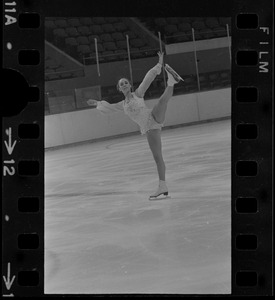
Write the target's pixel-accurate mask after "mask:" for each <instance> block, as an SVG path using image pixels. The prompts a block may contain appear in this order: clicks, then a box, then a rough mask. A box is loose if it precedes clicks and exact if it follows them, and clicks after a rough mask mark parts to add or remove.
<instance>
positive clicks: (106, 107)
mask: <svg viewBox="0 0 275 300" xmlns="http://www.w3.org/2000/svg"><path fill="white" fill-rule="evenodd" d="M87 103H88V105H90V106H95V107H96V108H97V109H98V110H99V111H100V112H101V113H103V114H110V113H113V112H118V111H122V110H123V101H120V102H118V103H113V104H111V103H109V102H107V101H105V100H102V101H97V100H92V99H89V100H88V101H87Z"/></svg>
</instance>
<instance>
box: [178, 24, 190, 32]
mask: <svg viewBox="0 0 275 300" xmlns="http://www.w3.org/2000/svg"><path fill="white" fill-rule="evenodd" d="M178 29H179V30H180V31H191V30H192V27H191V25H190V24H189V23H180V24H179V26H178Z"/></svg>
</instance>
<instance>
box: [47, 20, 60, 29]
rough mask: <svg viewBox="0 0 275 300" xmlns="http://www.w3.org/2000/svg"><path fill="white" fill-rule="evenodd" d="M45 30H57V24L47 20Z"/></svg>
mask: <svg viewBox="0 0 275 300" xmlns="http://www.w3.org/2000/svg"><path fill="white" fill-rule="evenodd" d="M45 28H46V29H50V30H53V29H55V28H57V25H56V24H55V22H54V21H53V20H45Z"/></svg>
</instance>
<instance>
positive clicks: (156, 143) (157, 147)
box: [87, 52, 183, 200]
mask: <svg viewBox="0 0 275 300" xmlns="http://www.w3.org/2000/svg"><path fill="white" fill-rule="evenodd" d="M158 56H159V62H158V64H157V65H156V66H154V67H153V68H152V69H150V70H149V71H148V72H147V73H146V75H145V77H144V79H143V81H142V82H141V84H140V85H139V87H138V88H137V89H136V90H135V91H134V92H132V91H131V84H130V82H129V80H128V79H126V78H121V79H120V80H119V81H118V84H117V89H118V90H119V91H120V92H122V93H123V94H124V97H125V99H124V100H123V101H121V102H118V103H115V104H110V103H108V102H106V101H96V100H88V101H87V103H88V104H89V105H91V106H94V105H96V108H97V109H98V110H99V111H101V112H102V113H110V112H115V111H124V113H125V114H126V115H128V116H129V117H130V118H131V119H132V120H133V121H134V122H136V123H137V124H138V125H139V127H140V131H141V134H146V136H147V140H148V144H149V147H150V149H151V151H152V154H153V157H154V160H155V162H156V165H157V170H158V176H159V186H158V189H157V191H156V192H155V193H154V194H152V195H151V196H150V197H149V200H156V199H162V198H167V197H168V188H167V185H166V181H165V171H166V167H165V163H164V160H163V157H162V145H161V128H162V127H163V123H164V120H165V113H166V110H167V104H168V101H169V100H170V99H171V97H172V95H173V90H174V84H176V83H178V82H179V81H180V80H182V81H183V79H182V78H181V77H180V76H179V75H178V74H177V73H176V72H175V71H174V70H173V69H172V68H171V67H170V66H169V65H167V64H166V65H165V67H164V68H165V71H166V73H167V75H168V80H167V87H166V89H165V91H164V93H163V94H162V95H161V97H160V99H159V101H158V103H157V104H156V105H155V106H154V107H153V109H151V108H148V107H147V106H146V105H145V102H144V98H143V97H144V94H145V92H146V91H147V89H148V88H149V86H150V84H151V83H152V82H153V80H154V79H155V78H156V76H157V75H159V74H160V73H161V69H162V66H163V53H160V52H158Z"/></svg>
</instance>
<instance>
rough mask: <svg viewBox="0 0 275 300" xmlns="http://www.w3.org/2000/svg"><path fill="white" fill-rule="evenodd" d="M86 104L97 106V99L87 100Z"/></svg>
mask: <svg viewBox="0 0 275 300" xmlns="http://www.w3.org/2000/svg"><path fill="white" fill-rule="evenodd" d="M87 104H88V105H90V106H97V101H96V100H93V99H89V100H87Z"/></svg>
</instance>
